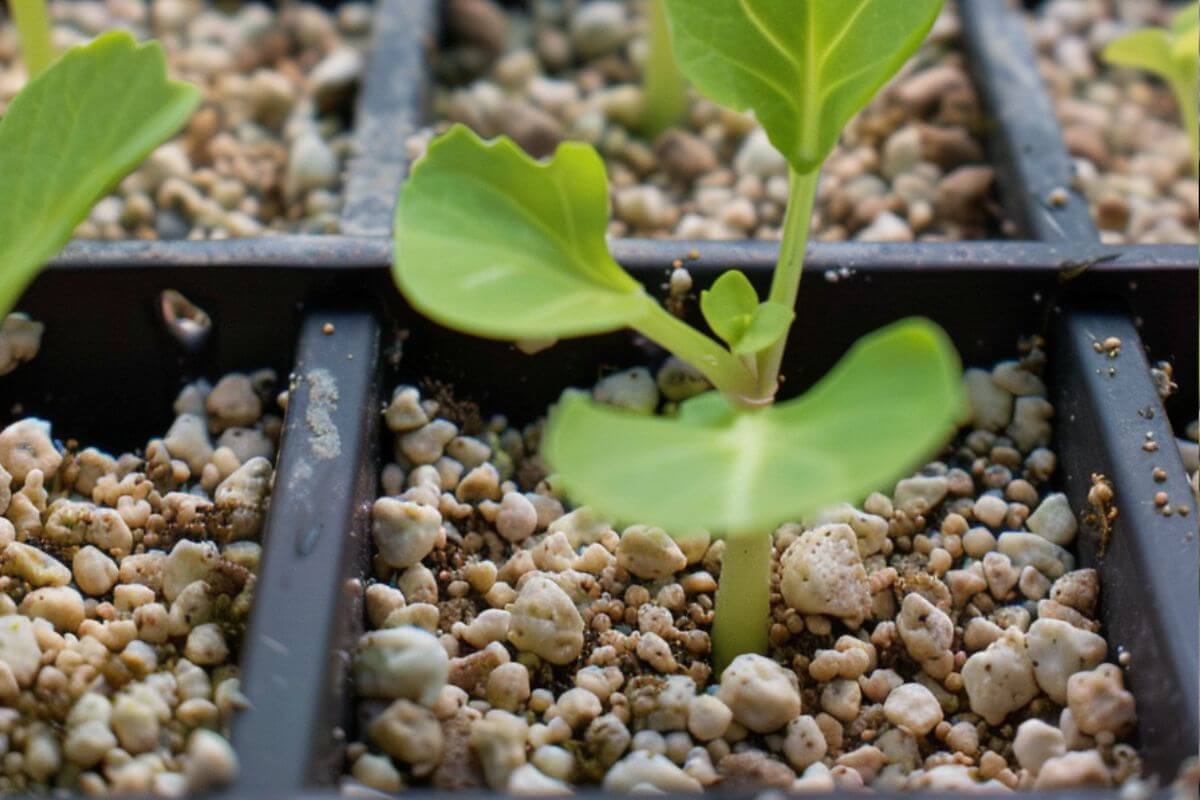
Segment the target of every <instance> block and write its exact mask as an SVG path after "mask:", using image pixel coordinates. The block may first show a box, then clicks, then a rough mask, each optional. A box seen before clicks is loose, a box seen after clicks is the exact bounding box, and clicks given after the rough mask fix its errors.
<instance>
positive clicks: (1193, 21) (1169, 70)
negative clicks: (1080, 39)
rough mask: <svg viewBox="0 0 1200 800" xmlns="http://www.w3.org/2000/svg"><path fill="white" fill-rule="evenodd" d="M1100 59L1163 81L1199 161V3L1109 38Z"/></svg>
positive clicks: (1195, 157)
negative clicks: (1166, 23) (1167, 20)
mask: <svg viewBox="0 0 1200 800" xmlns="http://www.w3.org/2000/svg"><path fill="white" fill-rule="evenodd" d="M1104 60H1105V61H1107V62H1108V63H1110V64H1114V65H1116V66H1122V67H1132V68H1135V69H1142V70H1146V71H1147V72H1151V73H1153V74H1155V75H1157V76H1159V77H1160V78H1162V79H1163V80H1165V81H1166V82H1167V85H1168V86H1170V87H1171V91H1172V93H1173V94H1174V95H1175V101H1176V103H1177V104H1178V105H1179V114H1180V116H1181V117H1182V119H1183V125H1184V128H1186V129H1187V132H1188V138H1189V140H1190V141H1191V145H1192V165H1193V168H1194V169H1196V168H1198V166H1197V165H1198V164H1200V119H1198V114H1200V108H1198V103H1197V97H1196V94H1197V89H1198V87H1197V70H1200V4H1191V5H1189V6H1187V7H1186V8H1184V9H1183V10H1181V11H1179V12H1178V13H1177V14H1175V16H1174V17H1173V18H1172V20H1171V25H1170V27H1169V28H1143V29H1141V30H1136V31H1131V32H1130V33H1127V34H1125V35H1124V36H1120V37H1118V38H1116V39H1114V40H1113V41H1111V42H1109V43H1108V45H1107V46H1106V47H1105V48H1104Z"/></svg>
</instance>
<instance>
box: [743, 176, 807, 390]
mask: <svg viewBox="0 0 1200 800" xmlns="http://www.w3.org/2000/svg"><path fill="white" fill-rule="evenodd" d="M820 175H821V170H820V169H819V168H818V169H814V170H812V171H811V172H797V171H796V170H795V169H792V168H791V167H789V168H788V204H787V214H786V216H785V217H784V219H783V240H782V241H781V242H780V243H779V260H778V261H777V262H776V263H775V272H774V274H773V275H772V276H771V293H770V295H769V296H768V297H769V299H770V300H772V301H773V302H776V303H780V304H782V305H784V306H787V307H788V308H792V309H794V308H795V307H796V297H797V296H798V295H799V293H800V277H801V275H802V274H803V272H804V251H805V248H806V247H808V228H809V225H810V223H811V222H812V210H813V202H814V201H815V200H816V196H817V181H818V179H819V178H820ZM786 347H787V336H783V337H781V338H780V340H779V341H778V342H776V343H775V344H773V345H771V347H769V348H768V349H766V350H765V351H763V352H762V353H761V354H760V355H759V358H758V392H759V397H760V398H762V399H764V400H766V401H767V402H771V401H772V400H773V399H774V398H775V392H776V391H777V390H778V388H779V366H780V364H782V363H783V351H784V348H786Z"/></svg>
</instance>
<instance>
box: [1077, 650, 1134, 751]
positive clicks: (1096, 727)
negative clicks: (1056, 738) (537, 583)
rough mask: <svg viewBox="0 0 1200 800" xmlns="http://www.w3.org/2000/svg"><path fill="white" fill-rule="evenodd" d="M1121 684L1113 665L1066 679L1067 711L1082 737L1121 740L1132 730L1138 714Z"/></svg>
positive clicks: (1105, 665) (1118, 672)
mask: <svg viewBox="0 0 1200 800" xmlns="http://www.w3.org/2000/svg"><path fill="white" fill-rule="evenodd" d="M1124 683H1125V682H1124V680H1123V679H1122V677H1121V670H1120V668H1119V667H1117V666H1116V665H1115V664H1101V665H1100V666H1098V667H1096V668H1095V669H1093V670H1089V671H1081V672H1077V673H1075V674H1074V675H1072V676H1071V677H1070V678H1068V679H1067V708H1069V709H1070V711H1071V715H1072V716H1073V717H1074V719H1075V723H1076V724H1077V725H1078V726H1079V730H1080V731H1081V732H1082V733H1085V734H1087V735H1089V736H1095V735H1097V734H1100V733H1107V734H1112V735H1113V736H1121V735H1123V734H1125V733H1127V732H1128V731H1129V730H1130V729H1132V728H1133V726H1134V724H1135V723H1136V722H1137V712H1136V710H1135V706H1134V700H1133V695H1132V694H1131V693H1130V692H1128V691H1127V690H1126V689H1125V686H1124Z"/></svg>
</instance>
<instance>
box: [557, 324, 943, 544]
mask: <svg viewBox="0 0 1200 800" xmlns="http://www.w3.org/2000/svg"><path fill="white" fill-rule="evenodd" d="M961 381H962V374H961V367H960V365H959V360H958V356H957V354H956V353H955V351H954V346H953V345H952V344H951V343H950V340H949V339H948V338H947V336H946V334H945V333H944V332H943V331H942V330H941V329H940V328H938V327H937V326H936V325H934V324H933V323H931V322H929V321H928V320H923V319H915V318H914V319H908V320H903V321H901V322H898V323H896V324H894V325H891V326H888V327H887V328H884V329H882V330H879V331H876V332H874V333H872V334H870V335H868V336H866V337H864V338H863V339H861V340H860V341H859V342H858V343H856V344H855V345H854V347H853V348H852V349H851V350H850V352H849V353H847V354H846V356H845V357H844V358H843V359H842V360H841V361H840V362H839V363H838V364H837V366H835V367H834V369H833V370H832V371H831V372H830V373H829V374H828V375H827V376H825V378H824V379H823V380H822V381H821V382H820V383H818V384H817V385H816V386H815V387H813V388H812V389H811V390H809V391H808V392H807V393H806V394H804V395H803V396H801V397H799V398H796V399H795V400H790V401H788V402H786V403H781V404H778V405H775V406H772V407H769V408H765V409H762V410H759V411H752V412H742V413H737V412H734V411H733V410H732V409H730V408H728V406H727V405H725V401H724V399H723V398H721V396H720V395H717V394H716V393H709V394H706V395H702V396H700V397H698V398H695V399H693V400H690V401H688V402H686V403H684V404H683V406H682V407H681V409H680V416H679V417H677V418H673V419H672V418H667V417H644V416H638V415H635V414H630V413H627V412H622V411H620V410H618V409H613V408H610V407H606V406H601V405H599V404H597V403H595V402H593V401H591V400H590V399H588V398H587V397H586V396H585V395H583V394H580V393H569V394H567V395H565V396H564V397H563V399H562V400H561V401H560V403H559V404H558V406H557V407H556V408H555V409H554V411H553V412H552V413H551V416H550V420H549V423H548V424H547V427H546V431H545V434H544V436H543V440H542V454H543V455H544V456H545V458H546V460H547V461H548V462H549V463H550V465H551V466H552V468H553V469H554V470H555V471H556V473H557V474H558V476H559V478H560V479H561V481H562V483H563V485H564V486H565V487H566V490H567V495H568V496H569V497H570V498H571V499H572V500H573V501H574V502H576V503H585V504H587V505H589V506H592V507H594V508H596V509H597V511H599V512H600V513H602V514H605V515H608V516H610V517H614V518H617V519H619V520H622V521H627V522H644V523H650V524H655V525H660V526H662V527H664V528H666V529H667V530H677V531H680V530H694V529H697V528H704V529H707V530H711V531H713V532H716V533H720V534H724V535H739V534H742V535H752V534H763V533H766V532H768V531H770V530H772V529H773V528H774V526H775V525H777V524H779V523H781V522H784V521H787V520H794V519H798V518H801V517H803V516H804V515H806V514H810V513H812V512H814V511H816V510H818V509H821V508H824V507H826V506H829V505H831V504H833V503H836V502H839V501H843V500H857V499H858V498H861V497H862V496H864V495H866V494H867V493H868V492H870V491H872V490H875V489H880V488H886V487H888V486H889V485H890V482H891V481H894V480H896V479H897V478H899V477H901V476H903V475H904V474H906V473H907V472H908V471H909V470H911V469H913V468H914V467H916V466H918V465H919V464H920V462H921V460H922V459H924V458H926V457H928V456H930V455H931V454H933V453H934V452H935V451H936V450H937V448H938V447H940V446H941V445H943V444H944V443H945V442H946V441H947V439H949V437H950V436H951V434H952V433H953V431H954V430H955V428H956V427H957V425H958V422H959V420H960V419H961V418H962V416H963V411H964V407H965V403H964V399H963V394H962V388H961ZM723 405H725V408H724V409H723V408H722V406H723Z"/></svg>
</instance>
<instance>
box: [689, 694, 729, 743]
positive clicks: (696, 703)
mask: <svg viewBox="0 0 1200 800" xmlns="http://www.w3.org/2000/svg"><path fill="white" fill-rule="evenodd" d="M687 719H688V722H687V725H688V731H689V732H690V733H691V734H692V735H693V736H695V737H696V738H697V739H699V740H700V741H702V742H709V741H712V740H713V739H719V738H721V737H722V736H724V735H725V731H726V730H727V729H728V728H729V723H730V722H731V721H733V712H732V711H730V710H729V706H727V705H725V704H724V703H723V702H721V700H719V699H718V698H716V697H713V696H712V695H708V694H702V695H698V696H697V697H695V698H693V699H692V701H691V702H690V703H689V704H688V716H687Z"/></svg>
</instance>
